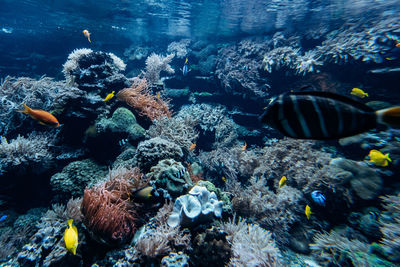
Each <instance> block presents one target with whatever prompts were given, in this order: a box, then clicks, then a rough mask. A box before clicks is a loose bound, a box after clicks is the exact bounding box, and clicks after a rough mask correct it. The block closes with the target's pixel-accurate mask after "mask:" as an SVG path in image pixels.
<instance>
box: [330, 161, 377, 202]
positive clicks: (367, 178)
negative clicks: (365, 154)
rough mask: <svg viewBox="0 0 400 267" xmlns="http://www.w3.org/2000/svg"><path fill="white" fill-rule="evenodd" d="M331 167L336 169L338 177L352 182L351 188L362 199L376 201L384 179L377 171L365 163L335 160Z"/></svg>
mask: <svg viewBox="0 0 400 267" xmlns="http://www.w3.org/2000/svg"><path fill="white" fill-rule="evenodd" d="M329 165H330V166H331V167H333V168H335V169H336V176H338V177H339V176H340V177H342V178H343V179H344V180H347V181H349V182H350V185H351V187H352V188H353V190H354V191H355V193H356V194H357V196H359V197H360V198H361V199H364V200H370V199H374V198H375V197H377V196H378V195H379V193H380V191H381V190H382V186H383V181H382V178H381V177H380V176H379V174H378V173H377V172H376V171H374V170H373V169H372V168H370V167H368V166H367V165H365V164H363V163H360V162H357V161H354V160H349V159H344V158H334V159H332V160H331V162H330V163H329ZM344 182H346V181H344Z"/></svg>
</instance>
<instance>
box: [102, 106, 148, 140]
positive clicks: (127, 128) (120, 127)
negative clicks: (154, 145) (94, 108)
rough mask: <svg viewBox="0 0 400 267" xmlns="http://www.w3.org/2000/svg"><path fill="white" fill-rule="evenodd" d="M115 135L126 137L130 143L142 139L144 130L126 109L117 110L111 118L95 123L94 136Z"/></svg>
mask: <svg viewBox="0 0 400 267" xmlns="http://www.w3.org/2000/svg"><path fill="white" fill-rule="evenodd" d="M101 133H105V134H107V133H115V134H120V135H123V136H124V135H126V136H127V138H128V139H129V140H130V141H135V140H138V139H140V138H142V137H144V134H145V130H144V129H143V127H142V126H140V125H139V124H138V123H137V122H136V118H135V115H133V113H132V112H131V111H130V110H128V109H126V108H117V109H116V110H115V111H114V113H113V114H112V116H111V118H108V119H107V118H102V119H101V120H100V121H99V122H97V123H96V134H101Z"/></svg>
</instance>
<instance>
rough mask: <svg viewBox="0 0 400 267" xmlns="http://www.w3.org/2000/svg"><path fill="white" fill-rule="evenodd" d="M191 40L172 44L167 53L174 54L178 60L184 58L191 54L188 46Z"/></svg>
mask: <svg viewBox="0 0 400 267" xmlns="http://www.w3.org/2000/svg"><path fill="white" fill-rule="evenodd" d="M189 44H190V39H182V40H180V41H179V42H172V43H170V44H169V45H168V48H167V52H168V53H174V54H175V55H176V57H177V58H184V57H186V55H187V54H188V53H189V51H190V50H189V49H188V46H189Z"/></svg>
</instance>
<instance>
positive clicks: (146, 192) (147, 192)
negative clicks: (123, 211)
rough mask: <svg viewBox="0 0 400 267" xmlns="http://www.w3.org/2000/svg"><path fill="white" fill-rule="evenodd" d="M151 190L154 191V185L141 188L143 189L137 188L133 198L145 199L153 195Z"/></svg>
mask: <svg viewBox="0 0 400 267" xmlns="http://www.w3.org/2000/svg"><path fill="white" fill-rule="evenodd" d="M151 192H153V187H152V186H146V187H144V188H141V189H139V190H137V191H136V192H134V193H133V198H134V199H136V200H144V201H145V200H148V199H149V198H151V197H152V194H151Z"/></svg>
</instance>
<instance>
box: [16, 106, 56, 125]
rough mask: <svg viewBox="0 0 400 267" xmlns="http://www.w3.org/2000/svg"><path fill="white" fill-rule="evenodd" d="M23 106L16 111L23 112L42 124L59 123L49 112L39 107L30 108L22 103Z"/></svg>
mask: <svg viewBox="0 0 400 267" xmlns="http://www.w3.org/2000/svg"><path fill="white" fill-rule="evenodd" d="M22 105H23V106H24V110H17V112H21V113H25V114H28V115H29V116H31V118H32V119H34V120H37V121H39V123H40V124H42V125H47V126H51V127H58V126H60V123H59V122H58V120H57V119H56V117H54V116H53V115H52V114H51V113H49V112H47V111H44V110H41V109H32V108H30V107H28V106H27V105H25V104H24V103H22Z"/></svg>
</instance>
